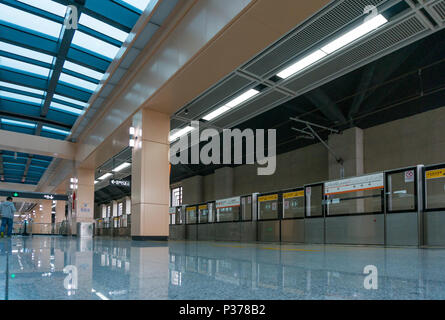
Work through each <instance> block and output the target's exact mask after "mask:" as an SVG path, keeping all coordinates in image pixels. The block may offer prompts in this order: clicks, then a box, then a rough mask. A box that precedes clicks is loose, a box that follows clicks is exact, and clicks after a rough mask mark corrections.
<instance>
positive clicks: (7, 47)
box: [0, 41, 54, 64]
mask: <svg viewBox="0 0 445 320" xmlns="http://www.w3.org/2000/svg"><path fill="white" fill-rule="evenodd" d="M0 50H2V51H6V52H9V53H12V54H15V55H18V56H22V57H25V58H30V59H34V60H39V61H42V62H45V63H49V64H52V63H53V59H54V57H53V56H51V55H49V54H45V53H41V52H38V51H35V50H30V49H27V48H24V47H19V46H16V45H13V44H10V43H6V42H3V41H0Z"/></svg>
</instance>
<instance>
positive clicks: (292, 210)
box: [282, 189, 304, 219]
mask: <svg viewBox="0 0 445 320" xmlns="http://www.w3.org/2000/svg"><path fill="white" fill-rule="evenodd" d="M282 198H283V199H282V201H283V219H295V218H304V189H298V190H293V191H289V192H283V197H282Z"/></svg>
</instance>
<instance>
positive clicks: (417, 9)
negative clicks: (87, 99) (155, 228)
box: [172, 0, 445, 129]
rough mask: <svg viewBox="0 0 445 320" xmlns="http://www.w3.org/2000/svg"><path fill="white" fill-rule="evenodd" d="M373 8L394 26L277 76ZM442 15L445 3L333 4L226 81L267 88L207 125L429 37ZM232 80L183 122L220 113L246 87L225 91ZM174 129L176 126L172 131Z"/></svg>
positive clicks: (255, 110) (263, 107)
mask: <svg viewBox="0 0 445 320" xmlns="http://www.w3.org/2000/svg"><path fill="white" fill-rule="evenodd" d="M368 5H375V6H377V7H378V10H379V14H381V15H383V16H385V18H386V19H387V20H388V22H387V23H385V24H384V25H383V26H381V27H380V28H378V29H377V30H374V31H371V32H370V33H369V34H368V35H366V36H364V37H363V38H361V39H359V40H356V41H353V42H351V43H349V44H348V45H346V46H344V47H342V48H341V50H337V51H336V52H333V53H332V54H329V55H328V56H327V57H325V58H324V59H323V60H321V61H318V63H315V64H313V65H312V66H310V67H307V68H305V69H304V70H301V71H300V72H299V73H296V74H295V75H293V76H290V77H289V78H287V79H284V80H283V79H280V78H278V77H277V76H276V74H277V71H279V70H281V69H282V68H283V67H285V66H286V65H288V64H289V62H291V61H292V62H294V61H296V60H298V59H299V58H300V57H303V56H304V55H305V54H309V53H310V52H314V50H315V49H314V47H316V48H321V47H322V46H323V45H325V44H327V43H328V42H331V41H332V40H333V39H335V38H337V37H338V36H339V35H342V34H344V33H345V32H347V31H349V30H351V29H352V28H354V27H355V26H357V25H358V24H359V23H363V16H364V8H365V7H366V6H368ZM433 10H434V12H436V14H434V15H432V14H431V17H432V18H431V17H427V16H426V15H425V14H424V12H430V13H431V12H432V11H433ZM436 16H438V17H440V19H443V18H444V17H445V1H443V0H441V1H415V2H413V1H411V0H403V1H402V0H373V1H368V0H344V1H340V0H339V1H332V2H331V3H330V4H329V5H328V6H326V7H325V8H324V9H322V10H321V11H320V12H318V13H317V14H316V15H315V16H313V17H311V18H310V19H308V20H307V21H306V22H304V23H303V24H302V25H299V26H296V28H295V29H294V30H292V31H291V32H289V33H288V34H287V35H286V36H284V37H283V38H282V39H280V40H279V41H277V42H276V43H274V44H272V45H271V46H270V47H269V48H267V49H266V50H264V51H263V52H262V53H260V54H259V55H258V56H256V57H254V58H253V59H251V60H250V61H249V62H247V63H245V64H243V65H242V66H241V67H239V68H238V69H237V70H235V71H233V73H232V74H231V75H229V76H228V77H227V78H226V79H233V77H235V76H239V77H243V78H245V79H246V81H249V80H250V82H249V86H251V87H255V88H257V87H258V86H259V87H262V89H261V93H260V94H259V95H258V96H256V97H255V98H254V99H252V100H251V101H247V102H245V103H243V104H241V105H240V106H238V107H237V108H236V109H234V110H230V111H228V112H226V113H224V114H223V115H221V116H219V117H218V118H216V119H214V120H211V121H210V122H209V123H207V124H206V125H207V126H212V125H214V126H215V127H217V128H219V129H221V128H232V127H234V126H236V125H238V124H240V123H242V122H245V121H247V120H249V119H251V118H254V117H256V116H258V115H260V114H261V113H263V112H266V111H268V110H270V109H272V108H274V107H276V106H278V105H280V104H283V103H285V102H287V101H290V100H292V99H295V98H296V97H298V96H300V95H302V94H304V93H306V92H308V91H310V90H312V89H315V88H317V87H319V86H322V85H324V84H326V83H328V82H329V81H332V80H334V79H336V78H338V77H340V76H342V75H345V74H346V73H348V72H351V71H353V70H356V69H358V68H360V67H362V66H364V65H366V64H368V63H370V62H372V61H375V60H376V59H379V58H381V57H383V56H385V55H388V54H390V53H392V52H395V51H396V50H399V49H401V48H403V47H405V46H407V45H409V44H411V43H413V42H415V41H417V40H420V39H422V38H425V37H427V36H429V35H431V34H433V33H434V32H437V31H439V30H441V29H442V28H443V27H444V24H443V23H441V21H439V18H437V17H436ZM431 19H434V20H435V21H433V22H434V23H432V22H431V21H430V20H431ZM227 81H228V80H224V81H220V82H219V83H217V84H216V85H214V86H213V87H212V88H210V89H209V90H207V91H206V92H205V93H203V94H202V95H201V96H200V97H198V98H196V99H195V100H194V101H195V102H192V103H190V104H188V105H186V106H184V107H183V108H181V110H180V111H178V112H177V114H181V116H183V119H182V120H183V122H181V123H184V122H185V121H187V120H199V119H201V116H202V115H203V114H205V113H207V112H210V111H211V110H214V109H215V106H216V105H222V104H224V103H225V102H226V101H227V100H228V99H229V98H230V97H233V96H234V95H235V94H236V93H238V92H239V90H240V88H241V86H234V87H231V86H225V84H226V83H227ZM215 93H218V94H215ZM198 102H199V103H198ZM193 106H196V108H197V109H199V112H191V113H190V114H189V115H185V116H184V113H182V111H184V109H186V108H188V109H190V108H191V107H193ZM190 110H191V109H190ZM178 126H181V124H178ZM172 129H175V127H174V126H172Z"/></svg>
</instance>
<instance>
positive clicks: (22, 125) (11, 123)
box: [1, 119, 36, 129]
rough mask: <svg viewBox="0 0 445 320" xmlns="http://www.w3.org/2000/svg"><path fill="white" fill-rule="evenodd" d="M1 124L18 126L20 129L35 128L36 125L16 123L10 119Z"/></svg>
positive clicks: (3, 120)
mask: <svg viewBox="0 0 445 320" xmlns="http://www.w3.org/2000/svg"><path fill="white" fill-rule="evenodd" d="M1 122H2V123H3V124H9V125H12V126H18V127H26V128H33V129H34V128H35V127H36V124H34V123H29V122H22V121H16V120H10V119H2V120H1Z"/></svg>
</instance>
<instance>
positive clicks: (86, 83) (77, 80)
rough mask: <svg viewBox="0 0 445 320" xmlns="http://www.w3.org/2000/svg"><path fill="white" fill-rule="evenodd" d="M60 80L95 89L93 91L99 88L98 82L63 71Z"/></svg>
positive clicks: (90, 89)
mask: <svg viewBox="0 0 445 320" xmlns="http://www.w3.org/2000/svg"><path fill="white" fill-rule="evenodd" d="M59 80H60V81H62V82H65V83H66V84H67V85H74V86H77V87H80V88H84V89H87V90H89V91H93V92H94V90H96V88H97V84H96V83H93V82H90V81H86V80H83V79H80V78H77V77H73V76H71V75H69V74H66V73H61V74H60V78H59Z"/></svg>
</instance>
